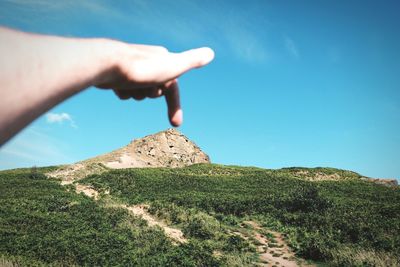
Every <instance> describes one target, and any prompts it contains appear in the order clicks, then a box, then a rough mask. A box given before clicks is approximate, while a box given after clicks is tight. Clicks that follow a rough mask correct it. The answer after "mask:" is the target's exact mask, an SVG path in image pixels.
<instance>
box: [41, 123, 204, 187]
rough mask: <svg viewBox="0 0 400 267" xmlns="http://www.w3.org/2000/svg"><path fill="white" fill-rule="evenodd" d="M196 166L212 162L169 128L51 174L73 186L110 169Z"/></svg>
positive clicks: (190, 142) (188, 141)
mask: <svg viewBox="0 0 400 267" xmlns="http://www.w3.org/2000/svg"><path fill="white" fill-rule="evenodd" d="M196 163H210V158H209V157H208V155H207V154H205V153H204V152H203V151H202V150H201V149H200V148H199V147H198V146H197V145H196V144H195V143H194V142H192V141H190V140H189V139H188V138H187V137H186V136H185V135H183V134H181V133H180V132H179V131H178V130H176V129H168V130H166V131H162V132H159V133H156V134H153V135H148V136H145V137H143V138H140V139H136V140H133V141H132V142H131V143H130V144H128V145H127V146H125V147H122V148H119V149H117V150H114V151H112V152H110V153H107V154H104V155H100V156H97V157H94V158H91V159H87V160H84V161H81V162H77V163H75V164H71V165H66V166H63V167H61V168H59V169H58V170H56V171H54V172H51V173H48V175H49V176H51V177H55V178H61V179H62V180H63V182H64V183H72V182H73V181H74V180H77V179H81V178H83V177H85V176H87V175H90V174H95V173H101V172H104V171H106V170H107V169H109V168H111V169H123V168H151V167H153V168H154V167H168V168H176V167H184V166H188V165H192V164H196Z"/></svg>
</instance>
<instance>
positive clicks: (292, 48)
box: [284, 36, 300, 58]
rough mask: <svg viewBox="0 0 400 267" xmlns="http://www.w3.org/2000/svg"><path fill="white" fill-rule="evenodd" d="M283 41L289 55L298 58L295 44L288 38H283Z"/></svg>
mask: <svg viewBox="0 0 400 267" xmlns="http://www.w3.org/2000/svg"><path fill="white" fill-rule="evenodd" d="M284 39H285V47H286V49H287V50H288V51H289V53H290V54H291V55H292V56H293V57H295V58H300V54H299V50H298V49H297V46H296V44H295V42H294V41H293V40H292V39H291V38H290V37H288V36H285V38H284Z"/></svg>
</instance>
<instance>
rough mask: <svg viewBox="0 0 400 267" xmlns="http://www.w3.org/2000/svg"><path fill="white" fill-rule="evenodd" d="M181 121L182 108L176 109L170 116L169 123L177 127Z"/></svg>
mask: <svg viewBox="0 0 400 267" xmlns="http://www.w3.org/2000/svg"><path fill="white" fill-rule="evenodd" d="M182 122H183V112H182V109H178V110H177V111H176V112H175V114H174V115H173V116H172V118H171V124H172V125H173V126H174V127H178V126H179V125H181V124H182Z"/></svg>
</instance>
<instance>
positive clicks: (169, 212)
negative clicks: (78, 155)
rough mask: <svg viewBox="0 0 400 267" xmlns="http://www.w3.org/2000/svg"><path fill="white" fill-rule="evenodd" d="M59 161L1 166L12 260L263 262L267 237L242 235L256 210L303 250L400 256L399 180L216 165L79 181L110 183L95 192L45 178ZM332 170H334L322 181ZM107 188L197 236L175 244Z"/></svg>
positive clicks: (305, 253)
mask: <svg viewBox="0 0 400 267" xmlns="http://www.w3.org/2000/svg"><path fill="white" fill-rule="evenodd" d="M54 169H55V168H54V167H51V168H47V169H42V168H37V169H32V170H31V169H16V170H11V171H2V172H0V214H1V216H0V256H1V257H2V258H0V259H1V260H2V261H3V262H4V263H5V264H8V265H10V266H19V265H23V266H24V265H29V266H41V265H78V266H81V265H102V266H111V265H137V266H155V265H157V266H252V265H253V262H257V261H258V256H257V254H256V253H255V245H256V244H253V243H252V241H251V240H250V239H249V240H245V239H243V238H242V237H241V236H238V235H233V234H232V233H233V232H241V231H250V230H251V227H250V226H248V225H247V224H246V223H243V222H244V221H249V220H253V221H256V222H258V223H259V225H261V226H262V227H263V229H261V230H260V232H261V233H263V234H265V236H266V237H267V238H271V237H272V236H270V235H271V234H268V232H267V230H268V229H271V230H275V231H280V232H282V233H284V234H285V240H286V241H287V242H288V243H289V245H290V246H291V247H292V248H293V249H294V250H295V252H296V254H297V255H298V256H299V257H303V258H307V259H312V260H314V261H319V262H321V264H322V265H324V264H328V265H333V266H385V264H386V266H396V264H397V265H399V261H400V260H399V255H400V225H399V221H400V191H399V188H398V187H397V188H393V187H385V186H379V185H375V184H373V183H369V182H365V181H362V180H360V178H361V176H360V175H358V174H356V173H353V172H349V171H343V170H336V169H331V168H315V169H306V168H286V169H281V170H264V169H259V168H252V167H238V166H221V165H211V164H201V165H194V166H190V167H186V168H180V169H163V168H155V169H125V170H112V171H106V172H104V173H101V174H97V175H92V176H89V177H87V178H85V179H83V180H81V181H80V182H81V183H86V184H90V185H92V186H93V187H94V188H96V189H97V190H98V191H100V192H106V191H109V192H110V195H109V196H107V197H104V199H103V200H100V201H98V202H95V201H93V200H91V199H89V198H87V197H85V196H83V195H77V194H76V193H74V191H73V188H72V186H66V187H62V186H60V185H59V183H58V182H57V181H55V180H51V179H47V178H46V177H44V176H43V172H47V171H51V170H54ZM324 176H325V177H329V179H330V180H328V181H320V180H318V179H319V178H321V177H324ZM331 178H332V179H331ZM107 198H111V199H112V202H114V201H117V202H118V203H129V204H142V203H147V204H149V205H150V210H149V212H151V213H152V214H153V215H154V216H156V217H158V218H159V219H161V220H164V221H165V222H167V223H168V224H172V225H174V226H175V227H177V228H180V229H182V230H183V232H184V233H185V236H186V237H187V238H188V239H189V242H188V243H187V244H183V245H179V246H175V245H173V244H172V243H171V241H170V240H169V239H168V238H167V237H166V236H165V234H164V233H163V232H162V231H161V230H160V229H157V228H151V227H148V226H147V225H146V223H145V222H144V221H142V220H141V219H139V218H136V217H133V216H131V215H129V214H128V213H127V212H126V211H124V210H122V209H116V208H110V207H107V203H108V202H109V201H107ZM241 224H242V225H243V226H244V227H245V228H241V227H240V225H241ZM269 246H270V247H272V246H274V245H273V242H269Z"/></svg>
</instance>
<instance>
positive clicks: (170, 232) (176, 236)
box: [75, 184, 187, 244]
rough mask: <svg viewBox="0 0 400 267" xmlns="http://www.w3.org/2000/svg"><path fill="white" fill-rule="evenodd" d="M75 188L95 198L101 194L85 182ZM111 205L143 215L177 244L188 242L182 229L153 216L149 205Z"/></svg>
mask: <svg viewBox="0 0 400 267" xmlns="http://www.w3.org/2000/svg"><path fill="white" fill-rule="evenodd" d="M75 190H76V192H77V193H78V194H80V193H83V194H85V195H86V196H88V197H91V198H93V199H94V200H98V199H99V195H100V194H99V192H98V191H96V190H95V189H93V188H92V187H91V186H88V185H83V184H75ZM111 206H112V207H118V208H123V209H126V210H128V211H129V212H131V213H132V214H133V215H135V216H139V217H141V218H142V219H143V220H145V221H146V222H147V223H148V225H149V226H151V227H156V226H158V227H160V228H161V229H163V230H164V232H165V234H166V235H167V236H168V237H169V238H171V239H172V240H173V241H174V243H175V244H177V243H180V244H182V243H186V242H187V239H186V238H185V237H184V235H183V232H182V231H181V230H179V229H176V228H172V227H170V226H168V225H167V224H166V223H164V222H163V221H160V220H158V219H157V218H155V217H153V216H152V215H151V214H150V213H149V212H148V211H147V210H148V208H149V206H148V205H135V206H128V205H123V204H113V205H111Z"/></svg>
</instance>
